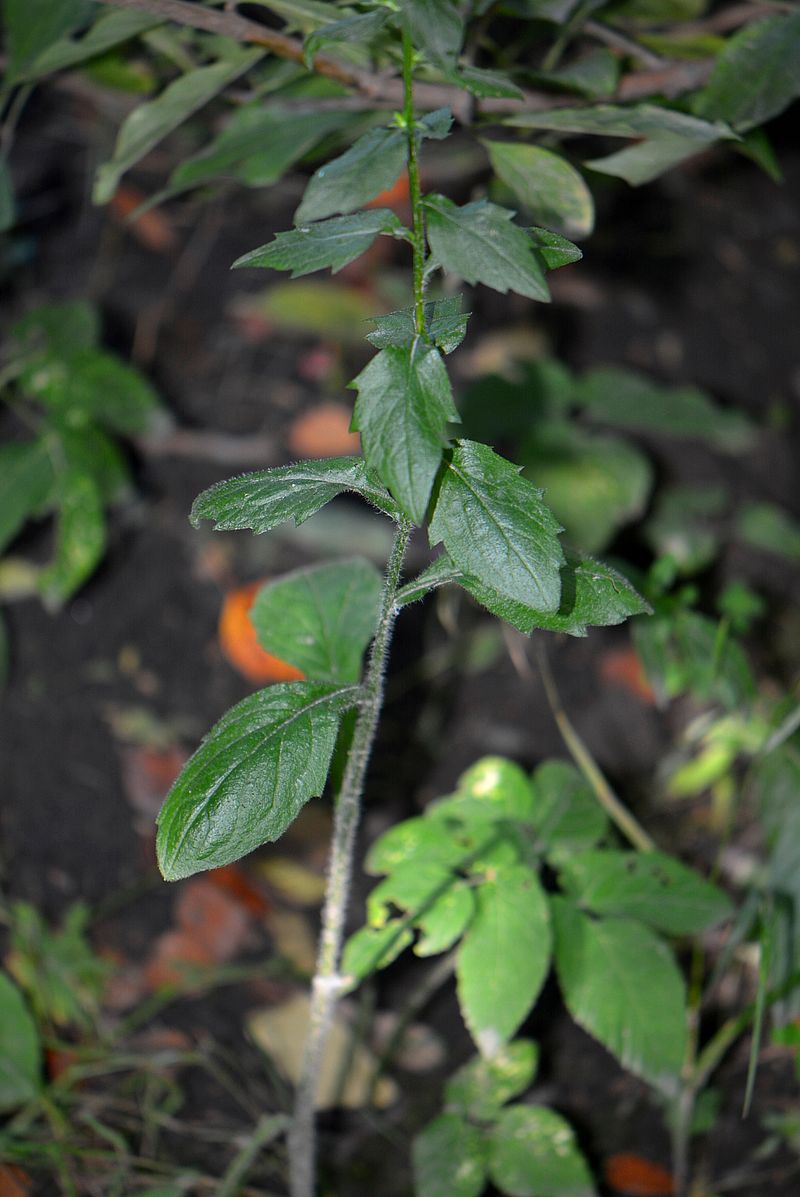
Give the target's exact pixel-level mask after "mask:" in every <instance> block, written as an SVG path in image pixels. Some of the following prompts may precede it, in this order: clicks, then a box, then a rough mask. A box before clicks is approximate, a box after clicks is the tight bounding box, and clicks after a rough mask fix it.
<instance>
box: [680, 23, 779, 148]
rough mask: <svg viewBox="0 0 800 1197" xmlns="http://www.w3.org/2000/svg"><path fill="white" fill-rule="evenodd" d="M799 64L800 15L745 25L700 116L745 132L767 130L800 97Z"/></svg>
mask: <svg viewBox="0 0 800 1197" xmlns="http://www.w3.org/2000/svg"><path fill="white" fill-rule="evenodd" d="M798 62H800V13H798V12H794V13H787V14H785V15H784V14H777V13H776V14H775V16H770V17H767V18H766V19H765V20H763V21H757V22H753V23H752V24H748V25H745V27H744V28H743V29H740V30H739V32H738V33H735V34H734V35H733V37H732V38H731V39H730V41H729V42H728V43H727V44H726V46H725V48H724V50H723V51H722V52H721V53H720V54H719V55H718V57H717V59H716V62H715V63H714V70H713V73H712V75H711V78H710V80H709V81H708V84H707V86H706V87H705V88H704V89H703V91H701V92H700V94H699V95H698V96H697V97H696V98H695V105H694V107H695V111H696V112H697V114H698V116H701V117H707V118H709V119H711V120H722V121H727V122H728V124H730V125H732V126H733V127H734V129H737V130H740V131H742V132H744V131H746V130H748V129H752V128H753V127H754V126H755V125H760V124H763V122H764V121H767V120H770V118H771V117H773V116H777V115H778V113H779V112H782V111H783V110H784V108H786V107H787V105H788V104H790V103H791V101H792V100H793V99H795V97H796V96H798V95H800V71H798V69H797V64H798Z"/></svg>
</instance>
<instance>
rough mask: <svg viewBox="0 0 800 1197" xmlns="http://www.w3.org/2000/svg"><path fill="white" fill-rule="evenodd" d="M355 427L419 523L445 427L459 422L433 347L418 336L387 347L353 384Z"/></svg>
mask: <svg viewBox="0 0 800 1197" xmlns="http://www.w3.org/2000/svg"><path fill="white" fill-rule="evenodd" d="M351 385H352V386H353V387H355V388H356V390H357V391H358V399H357V400H356V405H355V410H354V412H353V428H354V429H355V430H356V431H358V432H360V433H361V442H362V445H363V450H364V456H365V458H366V459H367V461H368V462H369V464H370V466H371V467H372V468H373V469H375V470H376V471H377V473H378V474H379V475H380V477H381V479H382V481H383V482H384V483H385V484H386V486H387V487H388V488H389V490H390V491H391V492H392V494H393V495H394V497H395V499H396V500H397V502H398V503H399V504H400V506H401V507H402V509H403V510H404V511H405V512H406V514H407V515H408V516H409V518H410V519H411V520H413V522H414V523H415V524H417V525H419V524H421V523H422V522H423V520H424V519H425V512H426V510H427V507H428V501H429V499H430V494H431V488H432V486H433V481H434V478H435V477H436V474H437V471H438V469H439V466H440V464H441V460H442V451H443V445H444V429H445V426H446V424H447V423H448V422H449V421H451V420H458V418H459V417H458V411H457V410H456V407H455V405H454V403H453V394H452V391H451V390H450V380H449V379H448V377H447V370H446V368H445V365H444V362H443V361H442V359H441V356H440V355H439V352H438V350H437V349H435V348H433V346H431V345H428V344H426V343H425V342H424V341H423V340H422V339H421V338H417V339H416V340H415V341H413V342H412V344H411V345H410V346H408V347H403V348H399V347H396V346H389V348H388V349H384V350H382V351H381V352H380V353H379V354H378V355H377V356H376V357H374V358H373V359H372V361H371V362H370V363H369V365H368V366H366V367H365V369H363V370H362V371H361V373H360V374H359V375H358V377H357V378H356V379H354V380H353V382H352V384H351Z"/></svg>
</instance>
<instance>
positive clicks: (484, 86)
mask: <svg viewBox="0 0 800 1197" xmlns="http://www.w3.org/2000/svg"><path fill="white" fill-rule="evenodd" d="M447 78H448V79H449V80H451V81H452V82H453V83H455V84H456V85H457V86H458V87H463V88H464V89H465V90H466V91H468V92H471V94H472V95H473V96H478V98H479V99H481V100H485V99H489V98H492V99H500V100H523V99H524V98H525V93H524V91H522V89H521V88H519V87H517V85H516V83H514V81H513V79H511V78H509V76H508V75H506V74H505V73H504V72H502V71H487V70H484V69H483V68H482V67H476V66H470V65H464V66H460V67H459V68H458V70H457V71H450V72H448V74H447Z"/></svg>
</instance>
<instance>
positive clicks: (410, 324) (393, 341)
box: [367, 295, 470, 353]
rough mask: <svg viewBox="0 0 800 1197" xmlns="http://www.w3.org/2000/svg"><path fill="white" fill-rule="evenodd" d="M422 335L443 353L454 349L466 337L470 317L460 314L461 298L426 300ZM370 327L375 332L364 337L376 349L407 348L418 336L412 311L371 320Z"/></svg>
mask: <svg viewBox="0 0 800 1197" xmlns="http://www.w3.org/2000/svg"><path fill="white" fill-rule="evenodd" d="M424 313H425V332H426V334H427V336H428V337H429V339H430V340H431V341H433V343H434V345H435V346H436V348H437V349H441V351H442V353H452V352H453V350H454V349H457V348H458V346H459V345H460V344H461V342H462V341H463V340H464V337H465V336H466V333H467V321H468V320H469V317H470V313H469V312H462V311H461V297H460V296H459V295H453V296H449V297H448V298H446V299H431V300H428V301H427V303H426V304H425V307H424ZM370 323H371V324H374V325H376V328H375V331H374V332H371V333H367V340H368V341H369V343H370V345H374V346H375V348H376V349H386V347H387V346H388V345H397V346H402V345H410V344H411V343H412V341H413V340H414V338H415V337H416V335H417V328H416V324H415V322H414V309H413V308H400V309H399V310H398V311H396V312H387V313H386V314H385V315H383V316H371V317H370Z"/></svg>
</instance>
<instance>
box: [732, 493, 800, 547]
mask: <svg viewBox="0 0 800 1197" xmlns="http://www.w3.org/2000/svg"><path fill="white" fill-rule="evenodd" d="M736 533H737V535H738V536H740V537H741V539H742V540H744V541H745V543H746V544H751V545H753V546H754V547H755V548H757V549H766V550H767V552H768V553H778V554H780V555H781V556H782V557H789V558H794V559H800V523H798V521H797V520H794V519H792V517H791V516H790V515H789V513H788V511H784V510H783V508H782V507H778V506H777V505H776V504H774V503H748V504H747V506H745V507H743V508H742V510H741V511H740V512H739V515H738V517H737V520H736Z"/></svg>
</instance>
